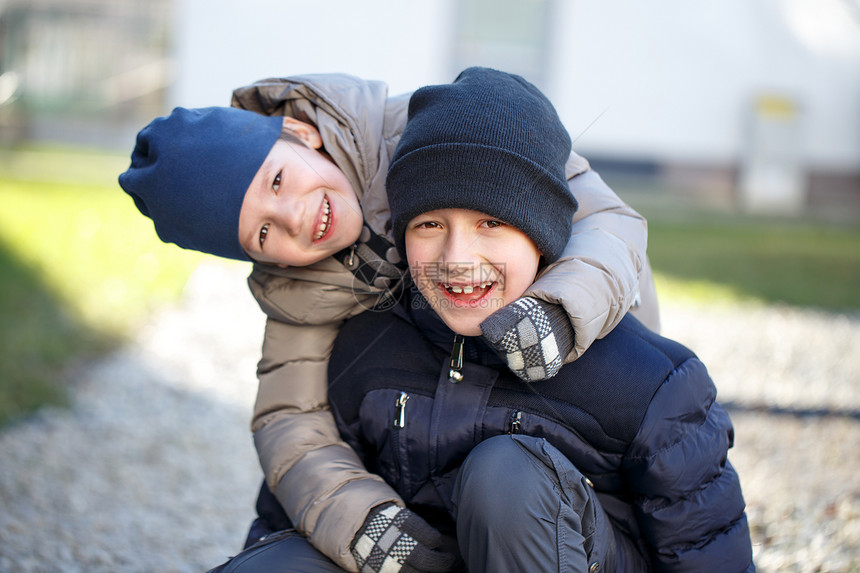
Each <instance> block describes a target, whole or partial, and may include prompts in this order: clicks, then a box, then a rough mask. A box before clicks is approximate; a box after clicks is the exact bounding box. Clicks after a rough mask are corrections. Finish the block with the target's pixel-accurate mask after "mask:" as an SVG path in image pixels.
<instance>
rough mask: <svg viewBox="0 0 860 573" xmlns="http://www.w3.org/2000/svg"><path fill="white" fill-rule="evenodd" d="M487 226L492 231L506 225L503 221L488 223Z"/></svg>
mask: <svg viewBox="0 0 860 573" xmlns="http://www.w3.org/2000/svg"><path fill="white" fill-rule="evenodd" d="M486 225H487V227H489V228H490V229H495V228H496V227H501V226H502V225H504V223H503V222H502V221H486Z"/></svg>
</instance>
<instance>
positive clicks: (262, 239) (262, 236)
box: [260, 223, 269, 248]
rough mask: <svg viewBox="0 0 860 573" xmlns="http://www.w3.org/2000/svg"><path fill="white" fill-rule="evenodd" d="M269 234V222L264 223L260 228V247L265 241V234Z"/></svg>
mask: <svg viewBox="0 0 860 573" xmlns="http://www.w3.org/2000/svg"><path fill="white" fill-rule="evenodd" d="M268 234H269V224H268V223H266V224H265V225H263V228H262V229H260V247H261V248H262V246H263V243H264V242H266V235H268Z"/></svg>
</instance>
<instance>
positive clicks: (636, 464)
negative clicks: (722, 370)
mask: <svg viewBox="0 0 860 573" xmlns="http://www.w3.org/2000/svg"><path fill="white" fill-rule="evenodd" d="M716 393H717V391H716V388H715V387H714V384H713V382H712V381H711V379H710V377H709V375H708V373H707V370H706V368H705V366H704V364H702V362H700V361H699V359H698V358H696V357H695V356H693V357H691V358H688V359H687V360H685V361H683V362H682V363H681V364H679V365H678V366H677V367H676V368H675V369H674V370H673V371H672V372H670V374H669V375H668V376H667V377H666V379H665V380H664V382H663V384H662V385H660V387H659V388H658V389H657V391H656V392H655V393H654V396H653V397H652V398H651V401H650V404H649V405H648V408H647V410H646V411H645V415H644V418H643V420H642V422H641V424H640V427H639V431H638V433H637V434H636V436H635V438H634V439H633V442H632V443H631V446H630V447H629V449H628V451H627V453H626V454H625V457H624V461H623V462H622V471H623V473H624V477H625V482H626V483H628V484H629V486H630V488H631V490H632V495H633V497H634V511H635V513H636V517H637V520H638V522H639V527H640V531H641V532H642V534H643V535H644V537H645V539H646V540H647V543H648V546H649V547H650V549H651V558H652V563H653V565H654V567H655V568H656V570H659V571H726V572H741V571H754V570H755V566H754V565H753V561H752V544H751V541H750V531H749V524H748V522H747V518H746V514H745V513H744V508H745V503H744V498H743V494H742V492H741V485H740V480H739V477H738V474H737V472H736V471H735V469H734V467H733V466H732V464H731V463H730V462H729V461H728V450H729V448H731V447H732V445H733V442H734V429H733V427H732V422H731V420H730V419H729V416H728V414H727V413H726V411H725V410H724V409H723V408H722V407H721V406H720V405H719V404H718V403H717V402H716V401H715V398H716Z"/></svg>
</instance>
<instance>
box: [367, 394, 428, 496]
mask: <svg viewBox="0 0 860 573" xmlns="http://www.w3.org/2000/svg"><path fill="white" fill-rule="evenodd" d="M431 407H432V399H431V398H430V397H427V396H423V395H420V394H416V393H414V392H407V391H403V390H393V389H385V390H374V391H371V392H369V393H368V394H367V395H366V396H365V397H364V399H363V400H362V403H361V407H360V413H359V416H360V418H361V433H362V435H363V436H362V437H363V440H362V441H364V442H365V443H367V444H368V445H369V446H370V447H371V448H372V449H373V452H372V454H373V455H372V457H373V458H374V459H375V460H376V463H375V466H376V467H374V468H370V469H371V471H375V472H376V473H378V474H379V475H380V476H381V477H382V478H383V479H384V480H385V481H386V482H388V484H389V485H391V486H392V487H393V488H394V489H396V490H397V493H399V494H400V495H401V496H402V497H403V498H404V499H405V500H406V501H409V500H410V499H411V498H412V497H413V496H414V495H415V493H416V491H417V490H418V489H419V488H420V487H421V485H422V484H424V483H425V482H426V481H428V480H429V478H430V468H429V459H430V455H429V452H430V449H429V448H430V446H431V444H430V442H429V431H428V429H429V420H430V415H429V414H430V409H431Z"/></svg>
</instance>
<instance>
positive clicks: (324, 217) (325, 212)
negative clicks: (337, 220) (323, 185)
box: [314, 197, 331, 241]
mask: <svg viewBox="0 0 860 573" xmlns="http://www.w3.org/2000/svg"><path fill="white" fill-rule="evenodd" d="M329 215H331V205H329V203H328V199H327V198H325V197H324V198H323V215H322V221H321V222H320V226H319V229H318V230H317V232H316V234H315V235H314V240H315V241H316V240H319V239H321V238H322V236H323V235H325V232H326V230H328V218H329Z"/></svg>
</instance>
